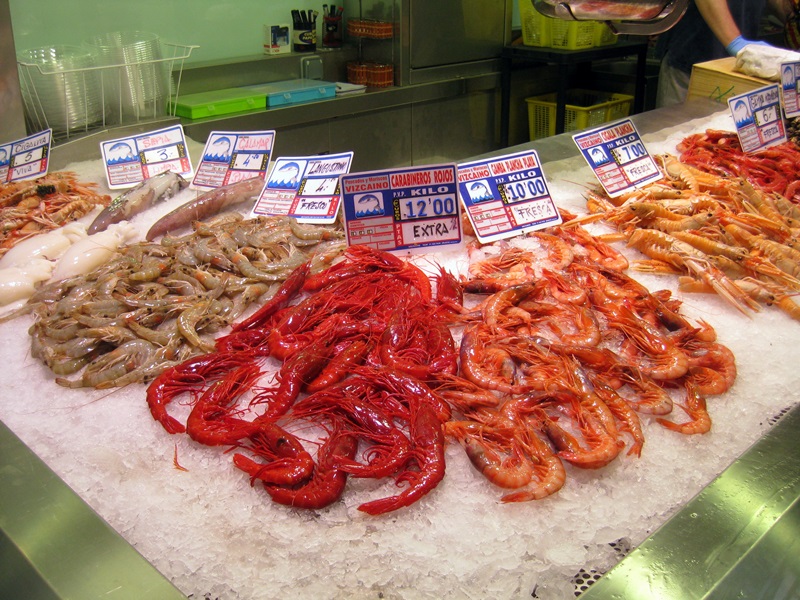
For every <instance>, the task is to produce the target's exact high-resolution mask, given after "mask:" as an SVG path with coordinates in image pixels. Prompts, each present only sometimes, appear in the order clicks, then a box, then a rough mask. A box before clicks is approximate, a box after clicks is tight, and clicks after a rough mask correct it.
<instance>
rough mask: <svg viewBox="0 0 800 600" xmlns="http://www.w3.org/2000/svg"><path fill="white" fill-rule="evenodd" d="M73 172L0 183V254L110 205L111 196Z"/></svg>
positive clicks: (59, 172)
mask: <svg viewBox="0 0 800 600" xmlns="http://www.w3.org/2000/svg"><path fill="white" fill-rule="evenodd" d="M95 188H97V184H95V183H81V182H79V181H78V179H77V175H76V174H75V173H73V172H71V171H58V172H54V173H48V174H47V175H45V176H43V177H39V178H37V179H30V180H21V181H16V182H12V183H7V184H5V185H2V186H0V256H2V255H4V254H5V253H6V252H8V251H9V249H11V248H12V247H14V246H15V245H16V244H18V243H19V242H21V241H22V240H25V239H27V238H29V237H31V236H34V235H38V234H40V233H43V232H45V231H50V230H53V229H57V228H59V227H61V226H63V225H66V224H67V223H70V222H72V221H76V220H78V219H80V218H81V217H84V216H85V215H88V214H89V213H91V212H92V211H94V210H96V209H97V208H98V207H103V206H106V205H107V204H108V203H109V202H110V201H111V197H110V196H107V195H103V194H98V193H97V192H96V191H95Z"/></svg>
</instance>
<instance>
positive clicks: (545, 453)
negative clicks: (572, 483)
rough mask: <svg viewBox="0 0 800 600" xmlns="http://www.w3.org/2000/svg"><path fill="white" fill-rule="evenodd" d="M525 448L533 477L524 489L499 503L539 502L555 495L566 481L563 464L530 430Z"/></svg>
mask: <svg viewBox="0 0 800 600" xmlns="http://www.w3.org/2000/svg"><path fill="white" fill-rule="evenodd" d="M525 446H526V449H527V452H528V454H529V455H530V456H531V457H532V458H533V477H532V478H531V481H530V482H529V483H528V484H527V485H526V486H525V488H524V489H521V490H518V491H516V492H511V493H510V494H506V495H504V496H502V497H501V498H500V500H501V502H529V501H531V500H541V499H542V498H546V497H547V496H552V495H553V494H555V493H556V492H557V491H559V490H560V489H561V488H562V487H564V484H565V483H566V481H567V472H566V470H565V469H564V463H563V462H562V461H561V459H560V458H559V457H558V456H557V455H556V454H554V453H553V451H552V449H551V448H550V446H548V445H547V444H546V443H544V442H543V441H542V440H540V439H539V436H538V435H536V433H535V432H534V431H532V430H530V429H529V430H528V434H527V435H526V437H525Z"/></svg>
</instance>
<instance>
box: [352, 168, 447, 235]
mask: <svg viewBox="0 0 800 600" xmlns="http://www.w3.org/2000/svg"><path fill="white" fill-rule="evenodd" d="M340 182H341V189H342V201H343V205H344V218H345V232H346V233H347V243H348V244H350V245H353V244H365V245H367V246H371V247H373V248H377V249H379V250H410V249H413V248H421V247H427V246H440V245H444V244H457V243H459V242H461V206H460V204H459V202H458V185H457V183H458V182H457V179H456V167H455V165H429V166H423V167H412V168H406V169H390V170H386V171H371V172H366V173H353V174H350V175H342V176H341V177H340Z"/></svg>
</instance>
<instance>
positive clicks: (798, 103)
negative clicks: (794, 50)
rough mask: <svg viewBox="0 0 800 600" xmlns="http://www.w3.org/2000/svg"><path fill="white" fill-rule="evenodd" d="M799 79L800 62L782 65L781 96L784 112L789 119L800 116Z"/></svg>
mask: <svg viewBox="0 0 800 600" xmlns="http://www.w3.org/2000/svg"><path fill="white" fill-rule="evenodd" d="M798 79H800V62H785V63H781V96H782V97H783V112H784V114H785V116H786V118H787V119H791V118H793V117H797V116H800V91H798V83H797V80H798Z"/></svg>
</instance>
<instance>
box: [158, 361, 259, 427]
mask: <svg viewBox="0 0 800 600" xmlns="http://www.w3.org/2000/svg"><path fill="white" fill-rule="evenodd" d="M252 362H253V357H252V356H251V355H250V354H248V353H239V352H224V353H220V352H212V353H210V354H201V355H199V356H194V357H192V358H190V359H188V360H186V361H184V362H182V363H180V364H179V365H175V366H173V367H170V368H168V369H166V370H165V371H163V372H162V373H161V374H160V375H159V376H158V377H156V378H155V379H154V380H153V381H152V383H150V385H149V386H148V387H147V405H148V406H149V407H150V414H152V415H153V418H154V419H155V420H156V421H158V422H159V423H161V425H162V426H163V427H164V429H166V430H167V431H168V432H169V433H183V432H184V431H186V428H185V427H184V426H183V425H182V424H181V423H180V422H179V421H178V420H177V419H175V418H174V417H172V416H170V415H169V414H168V413H167V404H169V403H170V402H172V400H173V399H174V398H176V397H177V396H179V395H181V394H183V393H185V392H192V391H198V390H200V389H202V388H203V387H205V385H206V384H207V383H209V382H212V381H215V380H217V379H219V378H220V377H224V376H225V374H227V373H228V372H229V371H231V370H232V369H235V368H237V367H242V366H244V365H247V364H250V363H252Z"/></svg>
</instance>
